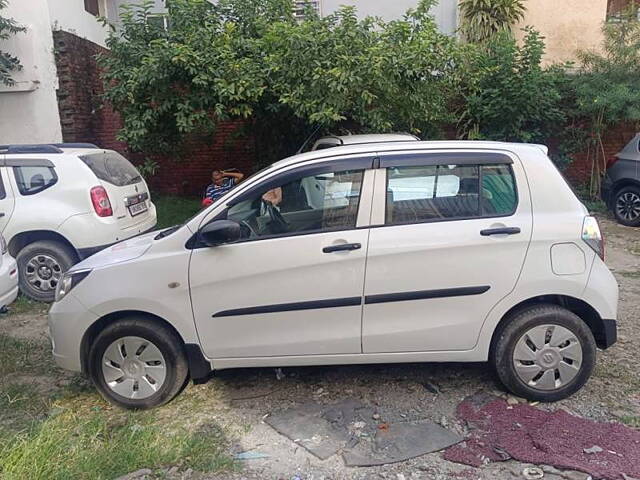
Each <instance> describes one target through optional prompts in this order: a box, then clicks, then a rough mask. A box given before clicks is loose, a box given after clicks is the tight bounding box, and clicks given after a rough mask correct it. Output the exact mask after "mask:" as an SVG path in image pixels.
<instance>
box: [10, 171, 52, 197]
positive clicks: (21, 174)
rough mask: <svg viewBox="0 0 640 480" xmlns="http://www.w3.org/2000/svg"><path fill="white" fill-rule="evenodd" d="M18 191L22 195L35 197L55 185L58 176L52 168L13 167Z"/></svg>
mask: <svg viewBox="0 0 640 480" xmlns="http://www.w3.org/2000/svg"><path fill="white" fill-rule="evenodd" d="M13 173H14V174H15V177H16V183H17V185H18V191H19V192H20V193H21V194H22V195H35V194H36V193H39V192H41V191H43V190H46V189H47V188H49V187H51V186H53V185H55V183H56V182H57V181H58V176H57V175H56V172H55V170H54V169H53V168H52V167H27V166H25V167H13Z"/></svg>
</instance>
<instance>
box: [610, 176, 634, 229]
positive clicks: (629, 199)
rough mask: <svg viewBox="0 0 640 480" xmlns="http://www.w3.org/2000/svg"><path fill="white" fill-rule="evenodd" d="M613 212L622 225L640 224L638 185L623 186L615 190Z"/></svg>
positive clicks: (632, 225)
mask: <svg viewBox="0 0 640 480" xmlns="http://www.w3.org/2000/svg"><path fill="white" fill-rule="evenodd" d="M613 214H614V215H615V217H616V220H617V221H618V222H619V223H621V224H622V225H626V226H628V227H638V226H640V187H633V186H631V187H624V188H622V189H620V190H619V191H618V192H616V196H615V198H614V201H613Z"/></svg>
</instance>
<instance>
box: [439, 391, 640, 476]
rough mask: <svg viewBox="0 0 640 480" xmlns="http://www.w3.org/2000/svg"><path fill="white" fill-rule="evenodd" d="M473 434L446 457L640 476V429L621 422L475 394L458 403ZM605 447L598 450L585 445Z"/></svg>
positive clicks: (477, 462) (467, 461)
mask: <svg viewBox="0 0 640 480" xmlns="http://www.w3.org/2000/svg"><path fill="white" fill-rule="evenodd" d="M457 415H458V418H459V419H460V420H463V421H465V422H467V423H468V425H469V427H470V428H471V429H472V432H471V434H470V436H469V438H468V439H467V440H466V441H465V442H463V443H461V444H458V445H455V446H453V447H451V448H449V449H447V450H446V452H445V455H444V458H445V459H447V460H449V461H452V462H458V463H464V464H466V465H472V466H475V467H478V466H480V465H482V464H484V463H487V462H491V461H494V462H495V461H502V460H507V459H508V458H509V457H511V458H514V459H515V460H518V461H521V462H526V463H533V464H537V465H552V466H554V467H557V468H561V469H562V468H564V469H570V470H580V471H582V472H586V473H589V474H590V475H592V476H593V477H594V478H605V479H609V480H623V479H624V475H623V474H625V475H627V476H629V477H634V478H640V431H638V430H634V429H632V428H629V427H626V426H624V425H621V424H619V423H600V422H594V421H592V420H587V419H584V418H580V417H575V416H573V415H570V414H569V413H567V412H565V411H563V410H558V411H555V412H548V411H545V410H540V409H538V408H535V407H532V406H530V405H526V404H517V405H513V406H512V405H509V404H508V403H507V402H505V401H504V400H502V399H498V398H496V397H492V396H488V395H483V394H480V395H474V396H472V397H469V398H467V399H465V400H464V401H463V402H462V403H461V404H460V405H458V409H457ZM594 446H596V447H599V448H601V449H602V451H597V450H599V449H598V448H596V449H594V450H596V452H595V453H585V451H584V450H585V449H592V447H594Z"/></svg>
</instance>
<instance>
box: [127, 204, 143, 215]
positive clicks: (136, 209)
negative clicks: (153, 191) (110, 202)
mask: <svg viewBox="0 0 640 480" xmlns="http://www.w3.org/2000/svg"><path fill="white" fill-rule="evenodd" d="M146 211H147V202H140V203H136V204H135V205H130V206H129V213H130V214H131V216H132V217H135V216H136V215H140V214H141V213H144V212H146Z"/></svg>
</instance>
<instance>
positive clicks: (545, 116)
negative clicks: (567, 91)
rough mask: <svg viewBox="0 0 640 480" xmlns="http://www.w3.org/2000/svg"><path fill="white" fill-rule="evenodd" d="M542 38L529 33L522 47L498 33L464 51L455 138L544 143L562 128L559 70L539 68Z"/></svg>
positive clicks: (561, 71)
mask: <svg viewBox="0 0 640 480" xmlns="http://www.w3.org/2000/svg"><path fill="white" fill-rule="evenodd" d="M543 54H544V40H543V38H542V37H541V36H540V34H539V33H538V32H536V31H535V30H533V29H530V28H529V29H527V30H526V35H525V37H524V41H523V43H522V45H518V43H517V42H516V41H515V39H514V38H513V37H512V36H511V35H509V34H508V33H506V32H499V33H497V34H496V35H495V36H493V37H492V38H491V39H489V40H488V41H487V42H486V44H485V45H483V46H482V47H476V48H473V49H470V50H469V51H468V54H467V56H466V57H465V59H466V60H465V63H464V64H463V65H462V66H461V68H462V69H463V70H464V72H466V74H465V76H464V78H463V80H462V82H461V100H460V107H459V110H460V114H459V121H458V129H459V135H460V136H461V137H463V138H470V139H477V138H484V139H489V140H502V141H520V142H544V141H545V140H546V139H548V138H549V137H550V136H552V135H554V134H555V133H557V131H558V128H559V127H560V128H561V126H562V125H563V124H564V122H565V116H564V113H563V109H562V95H561V92H562V91H563V90H562V88H563V86H564V84H565V82H566V81H567V76H566V74H565V70H564V68H563V67H562V66H555V67H550V68H543V67H542V66H541V61H542V55H543Z"/></svg>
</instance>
